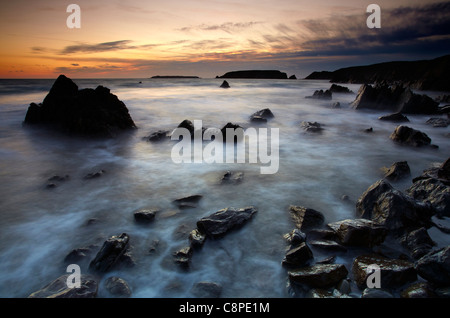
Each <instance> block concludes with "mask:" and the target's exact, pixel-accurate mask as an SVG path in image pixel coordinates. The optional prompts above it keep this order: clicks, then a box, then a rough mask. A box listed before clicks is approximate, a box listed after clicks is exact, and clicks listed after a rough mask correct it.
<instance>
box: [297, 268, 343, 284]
mask: <svg viewBox="0 0 450 318" xmlns="http://www.w3.org/2000/svg"><path fill="white" fill-rule="evenodd" d="M347 275H348V270H347V268H346V267H345V265H343V264H316V265H313V266H310V267H303V268H299V269H296V270H292V271H289V272H288V276H289V280H290V281H292V282H294V283H296V284H300V285H307V286H310V287H313V288H314V287H316V288H325V287H331V286H334V285H336V284H338V283H339V282H340V281H341V280H343V279H344V278H346V277H347Z"/></svg>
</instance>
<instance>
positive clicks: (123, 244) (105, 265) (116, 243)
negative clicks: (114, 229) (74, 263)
mask: <svg viewBox="0 0 450 318" xmlns="http://www.w3.org/2000/svg"><path fill="white" fill-rule="evenodd" d="M129 240H130V237H129V236H128V234H126V233H122V234H120V235H118V236H112V237H110V238H109V239H108V240H106V241H105V242H104V243H103V246H102V248H101V249H100V251H99V252H98V253H97V255H96V256H95V258H94V259H93V260H92V261H91V263H90V264H89V268H90V269H91V270H94V271H97V272H107V271H109V270H111V269H112V268H113V267H114V266H115V265H116V264H117V263H118V262H119V261H120V259H121V257H122V256H123V255H124V254H125V252H126V250H127V248H128V242H129Z"/></svg>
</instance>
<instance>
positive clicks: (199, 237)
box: [189, 229, 206, 248]
mask: <svg viewBox="0 0 450 318" xmlns="http://www.w3.org/2000/svg"><path fill="white" fill-rule="evenodd" d="M205 240H206V235H204V234H203V233H201V232H200V231H199V230H198V229H195V230H192V231H191V232H190V233H189V243H190V246H191V247H192V248H201V247H202V246H203V244H204V243H205Z"/></svg>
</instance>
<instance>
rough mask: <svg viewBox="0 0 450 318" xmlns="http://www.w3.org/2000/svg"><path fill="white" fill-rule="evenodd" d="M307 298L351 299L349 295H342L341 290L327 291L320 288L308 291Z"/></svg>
mask: <svg viewBox="0 0 450 318" xmlns="http://www.w3.org/2000/svg"><path fill="white" fill-rule="evenodd" d="M305 297H306V298H349V296H348V295H345V294H342V293H341V292H340V291H339V290H337V289H333V290H325V289H320V288H313V289H311V290H309V291H308V293H307V294H306V296H305Z"/></svg>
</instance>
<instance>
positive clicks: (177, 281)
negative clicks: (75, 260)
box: [0, 79, 450, 298]
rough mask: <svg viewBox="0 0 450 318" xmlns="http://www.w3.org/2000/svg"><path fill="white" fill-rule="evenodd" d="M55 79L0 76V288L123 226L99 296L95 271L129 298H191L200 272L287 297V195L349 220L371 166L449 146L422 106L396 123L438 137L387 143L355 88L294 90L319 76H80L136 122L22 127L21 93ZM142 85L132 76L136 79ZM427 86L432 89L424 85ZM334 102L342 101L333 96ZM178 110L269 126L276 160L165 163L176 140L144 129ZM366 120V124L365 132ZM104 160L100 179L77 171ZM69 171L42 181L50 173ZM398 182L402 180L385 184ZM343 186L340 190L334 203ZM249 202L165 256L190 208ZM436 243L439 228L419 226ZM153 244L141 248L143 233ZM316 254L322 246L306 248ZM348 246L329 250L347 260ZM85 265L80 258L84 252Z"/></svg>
mask: <svg viewBox="0 0 450 318" xmlns="http://www.w3.org/2000/svg"><path fill="white" fill-rule="evenodd" d="M53 81H54V80H0V213H1V215H0V233H1V240H0V259H1V262H0V297H27V296H28V295H29V294H31V293H32V292H34V291H36V290H38V289H40V288H42V287H43V286H45V285H46V284H47V283H49V282H50V281H52V280H54V279H56V278H57V277H59V276H61V275H63V274H65V273H66V266H67V264H66V263H64V257H65V256H66V255H67V254H68V253H69V252H70V251H71V250H73V249H75V248H79V247H85V246H89V245H93V244H94V245H96V246H97V247H96V248H94V253H93V254H92V255H91V257H90V258H89V260H90V259H92V258H93V257H94V256H95V253H96V252H97V251H98V249H99V248H100V246H101V245H102V243H103V242H104V240H106V239H107V238H108V237H110V236H112V235H119V234H121V233H124V232H125V233H127V234H129V235H130V244H131V255H132V256H133V259H134V261H135V266H134V267H132V268H122V269H118V270H114V271H112V272H108V273H107V274H105V275H104V276H103V278H102V279H101V281H100V288H99V297H109V295H108V294H107V293H106V291H105V289H104V286H103V282H104V280H105V279H106V278H107V277H109V276H119V277H121V278H123V279H125V280H126V281H127V282H128V283H129V285H130V287H131V289H132V297H140V298H143V297H174V298H175V297H194V295H193V294H192V293H191V288H192V286H193V285H194V284H195V283H197V282H200V281H213V282H216V283H219V284H221V285H222V288H223V290H222V297H274V298H277V297H290V296H291V294H290V293H289V289H288V288H287V273H286V269H285V268H283V267H282V266H281V261H282V259H283V257H284V254H285V251H286V250H285V249H286V247H287V244H286V242H285V240H284V238H283V235H284V234H285V233H288V232H290V231H291V230H293V229H294V224H293V223H292V221H291V219H290V215H289V211H288V207H289V205H302V206H306V207H309V208H313V209H316V210H318V211H321V212H322V213H323V214H324V215H325V217H326V222H333V221H338V220H342V219H345V218H353V217H355V216H356V213H355V202H356V200H357V199H358V197H359V196H360V195H361V194H362V193H363V192H364V191H365V190H366V189H367V188H368V187H369V186H370V185H371V184H373V183H375V182H376V181H377V180H379V179H381V178H382V177H383V171H382V170H381V168H383V167H389V166H390V165H391V164H392V163H394V162H396V161H403V160H406V161H407V162H408V164H409V166H410V168H411V174H412V177H414V176H417V175H419V174H421V172H422V170H424V169H426V168H428V167H430V166H432V165H434V164H438V163H441V162H443V161H444V160H445V159H447V158H448V157H449V155H450V152H449V149H450V147H449V146H450V142H449V133H450V129H449V128H448V127H447V128H434V127H432V126H430V125H427V124H425V122H426V120H427V119H428V118H429V117H430V116H408V118H409V119H410V123H408V124H407V125H408V126H410V127H413V128H415V129H419V130H421V131H423V132H425V133H427V134H428V136H430V138H431V139H432V143H433V144H436V145H438V146H439V149H438V150H436V149H416V148H409V147H404V146H399V145H396V144H394V143H393V142H392V141H391V140H390V139H389V135H390V134H391V133H392V132H393V131H394V129H395V127H396V126H397V124H395V123H391V122H382V121H379V120H378V119H377V118H378V117H379V116H381V115H384V114H385V113H380V112H375V111H356V110H353V109H351V108H350V107H349V105H348V104H349V103H350V102H351V101H353V100H354V98H355V96H356V94H355V93H356V92H357V91H358V88H359V85H353V84H349V85H345V86H347V87H349V88H350V89H351V90H353V91H354V92H355V93H353V94H334V95H333V100H332V101H319V100H312V99H305V96H308V95H312V94H313V92H314V91H315V90H317V89H328V88H329V87H330V85H331V84H330V83H328V82H326V81H306V80H295V81H294V80H233V79H230V80H228V82H229V83H230V85H231V88H230V89H222V88H219V85H220V84H221V82H222V80H220V79H89V80H74V81H75V83H76V84H77V85H78V86H79V87H80V88H95V87H96V86H97V85H104V86H106V87H108V88H110V89H111V92H112V93H113V94H115V95H117V96H118V98H119V99H120V100H122V101H123V102H124V103H125V104H126V105H127V107H128V109H129V112H130V114H131V116H132V118H133V120H134V121H135V123H136V125H137V126H138V129H137V130H136V131H134V132H131V133H124V134H122V135H120V136H119V137H118V138H115V139H110V140H86V139H82V138H69V137H65V136H61V135H59V134H56V133H54V132H50V131H47V130H45V129H40V128H29V127H24V126H22V122H23V119H24V118H25V114H26V110H27V108H28V105H29V104H30V103H31V102H42V100H43V99H44V97H45V96H46V94H47V93H48V91H49V89H50V87H51V85H52V84H53ZM140 81H141V82H142V83H139V82H140ZM428 93H429V95H430V96H433V97H434V96H437V95H439V92H428ZM337 101H338V102H340V104H341V108H339V109H334V108H332V107H331V105H332V104H333V103H334V102H337ZM263 108H270V109H271V110H272V112H273V113H274V115H275V118H273V119H272V120H270V121H269V122H268V123H267V124H264V125H259V126H255V125H252V124H251V123H250V122H249V116H250V115H251V114H252V113H254V112H255V111H258V110H260V109H263ZM184 119H190V120H192V121H194V120H201V121H202V123H203V126H204V127H217V128H221V127H222V126H224V125H225V124H226V123H228V122H233V123H237V124H240V125H241V126H243V127H244V128H247V127H251V126H252V127H257V128H260V127H264V128H268V129H269V132H270V131H271V130H270V129H271V128H277V129H279V141H278V143H276V145H277V146H278V149H279V169H278V171H277V172H276V173H274V174H261V171H260V168H261V166H263V165H264V164H263V163H261V162H258V163H249V162H245V163H234V162H233V163H206V162H202V163H181V164H177V163H174V162H173V160H172V157H171V151H172V148H173V146H174V145H175V144H176V143H175V142H173V141H169V140H168V141H165V142H161V143H151V142H148V141H146V140H144V139H143V138H144V137H145V136H148V135H149V134H150V133H152V132H154V131H157V130H159V129H167V130H172V129H174V128H175V127H177V125H178V124H179V123H180V122H181V121H183V120H184ZM302 121H313V122H314V121H317V122H319V123H321V124H323V127H324V130H323V131H322V133H319V134H311V133H305V132H304V131H303V129H302V128H301V126H300V123H301V122H302ZM370 127H372V128H373V130H374V131H373V133H366V132H364V130H365V129H367V128H370ZM101 169H103V170H105V174H104V175H102V176H101V177H100V178H97V179H93V180H85V179H84V178H83V177H84V176H85V175H86V174H88V173H92V172H96V171H99V170H101ZM227 171H232V172H243V173H244V177H243V179H242V181H241V182H240V183H237V184H221V182H220V180H221V177H222V176H223V174H224V173H225V172H227ZM54 175H59V176H64V175H69V178H68V180H66V181H64V182H57V187H56V188H52V189H48V188H46V185H47V184H48V183H49V182H48V181H47V180H48V178H50V177H52V176H54ZM392 185H393V186H394V187H395V188H397V189H399V190H402V191H403V190H405V189H406V188H408V187H409V186H410V185H411V178H408V179H405V180H403V181H399V182H395V183H392ZM193 194H201V195H202V196H203V198H202V200H201V201H200V203H199V206H198V207H197V208H195V209H186V210H179V209H178V208H177V207H176V206H175V205H174V204H173V200H174V199H177V198H180V197H184V196H188V195H193ZM343 195H347V196H348V197H349V198H350V200H349V201H343V200H342V199H341V197H342V196H343ZM250 205H253V206H255V207H257V209H258V212H257V213H256V214H255V215H254V217H253V219H252V220H251V221H250V222H248V223H247V224H245V225H244V226H243V227H242V228H241V229H240V230H237V231H234V232H231V233H229V234H227V235H226V236H225V237H223V238H221V239H218V240H207V241H206V242H205V245H204V246H203V248H202V249H201V250H198V251H197V250H196V251H195V252H194V255H193V258H192V263H191V267H190V269H189V270H188V271H186V270H182V269H180V268H179V267H178V266H177V265H175V264H174V263H173V256H172V254H173V253H174V252H175V251H176V250H178V249H180V248H182V247H184V246H187V245H188V244H189V242H188V233H189V231H190V230H192V229H194V228H195V227H196V222H197V220H199V219H200V218H202V217H204V216H207V215H210V214H211V213H213V212H216V211H218V210H220V209H223V208H226V207H236V208H241V207H246V206H250ZM152 207H155V208H158V209H159V212H158V213H157V215H156V218H155V220H154V222H152V223H151V224H149V225H145V226H144V225H139V224H136V222H135V221H134V217H133V212H135V211H137V210H139V209H144V208H152ZM430 235H432V238H433V239H434V240H435V241H436V242H438V244H439V245H448V243H449V242H448V240H449V239H448V236H445V235H443V234H441V233H440V232H439V231H436V230H433V229H431V230H430ZM155 241H157V242H159V244H158V245H157V247H156V251H155V252H154V253H151V252H149V250H150V248H151V246H152V245H154V242H155ZM313 253H314V256H315V259H316V260H320V259H322V258H325V257H327V256H329V255H332V253H327V252H323V251H320V250H315V249H314V248H313ZM351 261H352V255H351V253H349V254H348V255H347V254H342V255H339V257H338V259H337V262H343V263H345V264H346V265H347V268H348V269H350V266H351ZM81 270H82V273H86V272H87V264H81Z"/></svg>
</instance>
